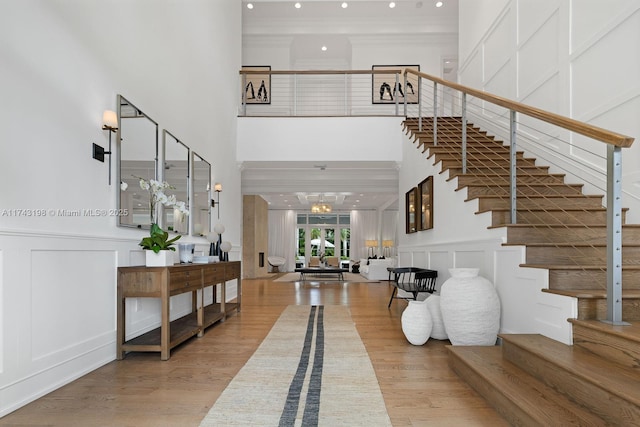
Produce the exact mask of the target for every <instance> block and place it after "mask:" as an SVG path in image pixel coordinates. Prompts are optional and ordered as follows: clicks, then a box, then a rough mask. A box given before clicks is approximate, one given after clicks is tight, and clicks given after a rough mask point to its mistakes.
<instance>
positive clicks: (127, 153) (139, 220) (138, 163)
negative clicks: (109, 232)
mask: <svg viewBox="0 0 640 427" xmlns="http://www.w3.org/2000/svg"><path fill="white" fill-rule="evenodd" d="M118 123H119V126H118V131H117V137H116V146H117V147H118V150H117V156H118V179H119V182H120V191H119V192H118V208H119V209H120V211H121V212H123V213H126V215H121V216H119V217H118V218H119V222H118V225H120V226H123V227H137V228H146V229H148V228H150V227H151V222H152V221H154V220H155V221H157V220H158V219H157V218H152V212H151V209H150V206H149V196H150V194H149V191H148V190H143V189H142V188H140V179H139V178H143V179H145V180H147V181H148V180H150V179H158V170H157V161H158V124H157V123H156V122H155V121H153V120H152V119H151V118H149V117H148V116H147V115H145V114H144V113H143V112H142V111H141V110H140V109H139V108H138V107H136V106H135V105H133V104H132V103H131V102H129V101H128V100H127V99H125V98H124V97H123V96H122V95H118Z"/></svg>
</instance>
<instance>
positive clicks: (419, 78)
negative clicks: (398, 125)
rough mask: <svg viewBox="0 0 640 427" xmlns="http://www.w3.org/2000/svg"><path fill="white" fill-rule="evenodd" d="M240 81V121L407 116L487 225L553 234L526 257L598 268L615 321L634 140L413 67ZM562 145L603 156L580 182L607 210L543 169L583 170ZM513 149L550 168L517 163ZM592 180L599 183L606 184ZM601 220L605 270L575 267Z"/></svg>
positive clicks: (594, 249) (243, 76) (253, 75)
mask: <svg viewBox="0 0 640 427" xmlns="http://www.w3.org/2000/svg"><path fill="white" fill-rule="evenodd" d="M240 85H241V94H242V95H241V106H240V112H239V114H240V115H241V116H404V117H406V118H407V119H406V122H405V123H415V124H416V127H415V129H413V130H412V132H414V135H415V136H416V137H419V140H420V144H421V145H423V152H424V151H427V150H429V156H430V157H431V156H434V157H435V158H436V159H439V160H438V161H442V162H443V168H444V167H447V168H451V169H450V176H457V177H458V183H459V187H460V188H462V187H465V188H467V191H468V193H469V195H470V198H484V199H485V200H489V198H493V202H495V203H498V206H499V208H497V209H496V208H494V207H492V208H491V209H489V208H488V207H486V206H485V205H484V204H483V203H480V204H479V205H480V210H481V211H482V210H487V211H488V210H492V211H493V212H494V213H492V215H495V217H496V218H498V219H497V220H493V221H495V222H494V225H504V224H512V227H517V226H516V224H518V223H523V224H530V225H536V226H537V227H538V228H545V227H546V228H548V229H550V230H553V233H547V235H546V236H552V237H545V235H544V234H543V233H540V235H539V236H537V240H536V242H535V243H530V244H528V245H527V246H528V249H527V254H528V256H529V254H530V253H531V254H534V253H535V254H538V255H536V256H538V257H539V259H543V260H548V261H549V262H547V263H546V264H547V265H549V266H552V265H553V264H554V262H555V263H557V262H559V261H560V262H562V263H564V264H567V265H574V266H575V267H576V268H584V269H585V271H587V270H588V271H587V273H588V274H594V275H597V274H598V273H597V272H595V271H596V270H601V271H604V274H605V275H606V278H607V319H608V321H610V322H612V323H615V324H622V323H623V322H622V265H623V263H626V261H625V259H623V254H622V217H623V212H622V207H621V191H622V185H621V175H622V174H621V168H622V164H621V149H622V148H626V147H630V146H631V144H632V143H633V138H630V137H628V136H625V135H620V134H617V133H615V132H611V131H608V130H606V129H602V128H598V127H595V126H592V125H589V124H587V123H583V122H579V121H577V120H574V119H570V118H567V117H563V116H560V115H557V114H554V113H550V112H547V111H544V110H541V109H538V108H534V107H531V106H528V105H525V104H521V103H518V102H514V101H511V100H508V99H505V98H502V97H498V96H496V95H492V94H489V93H486V92H483V91H479V90H476V89H473V88H469V87H465V86H462V85H459V84H457V83H453V82H449V81H446V80H443V79H440V78H438V77H434V76H430V75H428V74H425V73H420V72H418V71H415V70H412V69H407V70H405V71H404V73H402V71H401V70H399V69H398V70H345V71H249V70H242V71H240ZM256 88H258V89H256ZM470 122H473V123H474V124H475V125H480V126H482V127H483V128H486V129H491V130H492V132H494V133H495V134H496V135H497V136H498V137H501V138H503V140H504V143H501V142H499V141H491V139H489V140H488V141H487V139H486V135H484V134H483V133H482V132H481V131H480V130H479V129H478V128H476V127H475V125H471V124H470ZM580 138H587V139H588V140H589V141H595V143H593V144H596V145H597V143H604V144H605V145H604V147H606V154H605V153H604V152H605V149H600V148H599V146H597V147H596V148H595V149H589V148H588V147H587V145H589V144H587V143H585V142H584V141H583V140H580V144H578V143H576V142H575V141H574V140H576V139H580ZM538 141H545V142H547V143H546V144H540V143H539V142H538ZM566 144H569V145H570V146H571V150H580V151H582V152H583V153H586V155H585V156H586V157H590V158H591V159H592V163H594V164H595V163H597V162H603V161H604V160H605V159H606V168H603V169H606V179H605V178H604V177H602V176H600V177H599V176H598V175H597V174H598V172H597V167H592V168H590V170H591V171H592V172H590V173H591V174H592V175H593V176H594V179H593V180H590V181H589V182H587V184H588V185H590V187H591V188H592V190H594V191H598V192H600V191H602V192H603V193H605V194H606V209H605V208H603V207H602V200H601V199H602V196H597V195H586V194H583V189H582V186H581V185H571V184H567V183H565V182H564V180H565V178H564V175H562V174H559V173H548V172H549V167H551V168H554V169H556V170H557V171H561V170H565V169H566V166H567V165H575V167H581V166H582V164H581V163H579V162H578V161H577V160H575V159H573V158H571V157H568V156H566V155H564V154H563V150H562V149H560V148H559V147H562V146H563V145H566ZM521 145H522V146H523V147H525V148H526V151H527V152H534V153H535V154H536V157H538V158H541V159H543V161H544V162H546V163H547V164H548V165H549V167H541V166H538V165H536V164H535V162H534V161H533V160H532V159H531V158H528V157H525V155H524V150H520V148H519V147H520V146H521ZM554 145H556V146H557V147H558V148H555V147H554ZM567 151H570V150H567ZM505 158H506V159H507V160H508V163H507V164H508V166H505V163H504V160H505ZM460 159H461V160H460ZM581 179H583V177H581ZM599 182H606V183H607V185H606V187H607V188H606V189H604V188H603V186H602V185H600V184H599ZM487 203H488V202H487ZM567 205H569V207H567ZM554 212H562V214H563V215H564V216H563V218H567V219H566V220H558V219H557V217H555V216H554V215H553V213H554ZM554 218H556V219H554ZM602 219H606V221H605V222H606V254H607V256H606V258H607V261H606V266H603V265H593V266H589V268H587V267H581V266H584V265H586V264H587V263H589V262H591V261H593V262H592V264H597V263H596V262H595V261H597V259H598V253H599V251H601V244H600V243H598V238H599V233H600V234H601V231H600V230H598V229H597V225H598V224H599V223H601V222H602V221H601V220H602ZM576 227H592V228H594V227H595V231H594V232H593V233H591V232H586V233H585V234H584V236H583V237H582V238H577V237H576V236H577V234H576V233H572V231H573V230H574V229H576ZM562 230H564V231H562ZM508 233H511V229H510V230H509V231H508ZM514 233H516V232H514ZM562 235H564V236H567V240H566V241H558V239H556V237H557V236H562ZM569 241H570V242H569ZM569 246H570V247H571V251H566V252H562V251H560V252H558V253H560V254H563V255H562V256H560V257H559V258H558V259H555V260H549V257H548V256H546V254H545V253H544V252H545V248H551V247H554V248H558V249H561V248H563V247H569ZM532 256H533V255H532ZM600 274H602V273H600Z"/></svg>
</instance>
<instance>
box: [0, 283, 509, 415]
mask: <svg viewBox="0 0 640 427" xmlns="http://www.w3.org/2000/svg"><path fill="white" fill-rule="evenodd" d="M390 293H391V287H390V286H389V284H388V283H387V282H380V283H350V284H338V283H335V282H334V283H322V284H318V283H317V282H311V283H309V282H307V283H304V284H301V283H275V282H273V281H272V280H261V279H255V280H249V279H247V280H243V299H242V302H243V309H242V312H241V313H239V314H237V315H236V314H234V315H232V316H231V317H229V318H227V320H226V322H224V323H219V324H217V325H214V326H212V327H211V328H209V329H208V330H207V331H206V333H205V335H204V337H203V338H195V337H194V338H192V339H191V340H189V341H187V342H186V343H184V344H183V345H181V346H179V347H177V348H176V349H174V350H173V351H172V353H171V359H170V360H168V361H164V362H163V361H160V356H159V354H157V353H129V354H127V356H126V358H125V359H124V360H121V361H115V360H114V361H113V362H111V363H109V364H107V365H105V366H103V367H101V368H99V369H97V370H95V371H93V372H91V373H89V374H87V375H85V376H83V377H82V378H80V379H78V380H76V381H74V382H73V383H71V384H68V385H66V386H64V387H62V388H60V389H58V390H56V391H54V392H52V393H50V394H48V395H46V396H44V397H42V398H40V399H38V400H37V401H35V402H32V403H31V404H29V405H27V406H25V407H23V408H21V409H19V410H17V411H15V412H13V413H11V414H9V415H7V416H5V417H4V418H2V419H0V425H2V426H65V427H67V426H83V427H86V426H136V427H144V426H154V427H158V426H181V427H182V426H198V425H199V423H200V421H201V420H202V418H203V417H204V416H205V415H206V413H207V412H208V410H209V408H210V407H211V406H212V405H213V403H214V402H215V400H216V399H217V398H218V396H219V395H220V394H221V393H222V391H223V390H224V389H225V387H226V386H227V384H228V383H229V382H230V381H231V379H232V378H233V377H234V375H235V374H236V373H237V372H238V371H239V370H240V369H241V368H242V366H243V365H244V364H245V362H246V361H247V360H248V359H249V358H250V357H251V355H252V354H253V352H254V351H255V350H256V348H257V347H258V345H259V344H260V343H261V342H262V340H263V339H264V338H265V337H266V335H267V333H268V332H269V330H270V329H271V327H272V325H273V324H274V323H275V321H276V320H277V319H278V317H279V316H280V313H281V312H282V310H284V308H285V307H286V306H287V305H291V304H298V305H299V304H324V305H346V306H348V307H349V308H350V311H351V315H352V318H353V320H354V322H355V323H356V327H357V329H358V332H359V334H360V336H361V337H362V341H363V342H364V344H365V346H366V348H367V351H368V352H369V356H370V357H371V361H372V363H373V366H374V369H375V371H376V375H377V376H378V381H379V383H380V387H381V390H382V393H383V396H384V399H385V404H386V406H387V411H388V413H389V416H390V418H391V421H392V423H393V425H394V426H460V425H464V426H506V425H508V424H507V422H506V421H505V420H504V419H503V418H501V417H500V415H499V414H498V413H497V412H496V411H494V410H493V409H492V408H491V407H490V406H489V404H488V403H487V402H486V401H485V400H484V399H483V398H482V397H481V396H479V395H478V394H477V393H476V392H475V391H473V390H472V389H471V388H470V387H469V386H468V385H467V384H466V383H465V382H463V381H462V380H460V379H459V378H458V377H457V376H456V374H455V373H454V372H453V371H452V370H451V369H450V368H449V365H448V360H447V357H448V356H447V351H446V349H445V345H447V344H449V342H448V341H444V342H442V341H437V340H429V341H428V342H427V344H425V345H424V346H419V347H416V346H412V345H411V344H409V343H408V342H407V340H406V339H405V338H404V335H403V334H402V330H401V326H400V316H401V315H402V310H404V308H405V307H406V302H404V301H402V300H394V302H393V304H392V305H391V309H387V303H388V300H389V296H390ZM114 357H115V355H114ZM371 427H375V426H371Z"/></svg>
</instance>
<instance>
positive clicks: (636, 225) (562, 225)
mask: <svg viewBox="0 0 640 427" xmlns="http://www.w3.org/2000/svg"><path fill="white" fill-rule="evenodd" d="M543 210H544V209H543ZM504 227H507V228H532V227H535V228H553V229H556V228H605V229H606V228H607V224H593V225H589V224H541V225H539V224H500V225H494V226H491V227H489V228H504ZM622 228H623V229H625V228H640V224H623V225H622Z"/></svg>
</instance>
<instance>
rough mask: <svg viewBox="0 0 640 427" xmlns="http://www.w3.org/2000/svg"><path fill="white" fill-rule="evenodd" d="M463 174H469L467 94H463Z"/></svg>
mask: <svg viewBox="0 0 640 427" xmlns="http://www.w3.org/2000/svg"><path fill="white" fill-rule="evenodd" d="M462 173H463V174H465V173H467V94H466V93H462Z"/></svg>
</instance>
